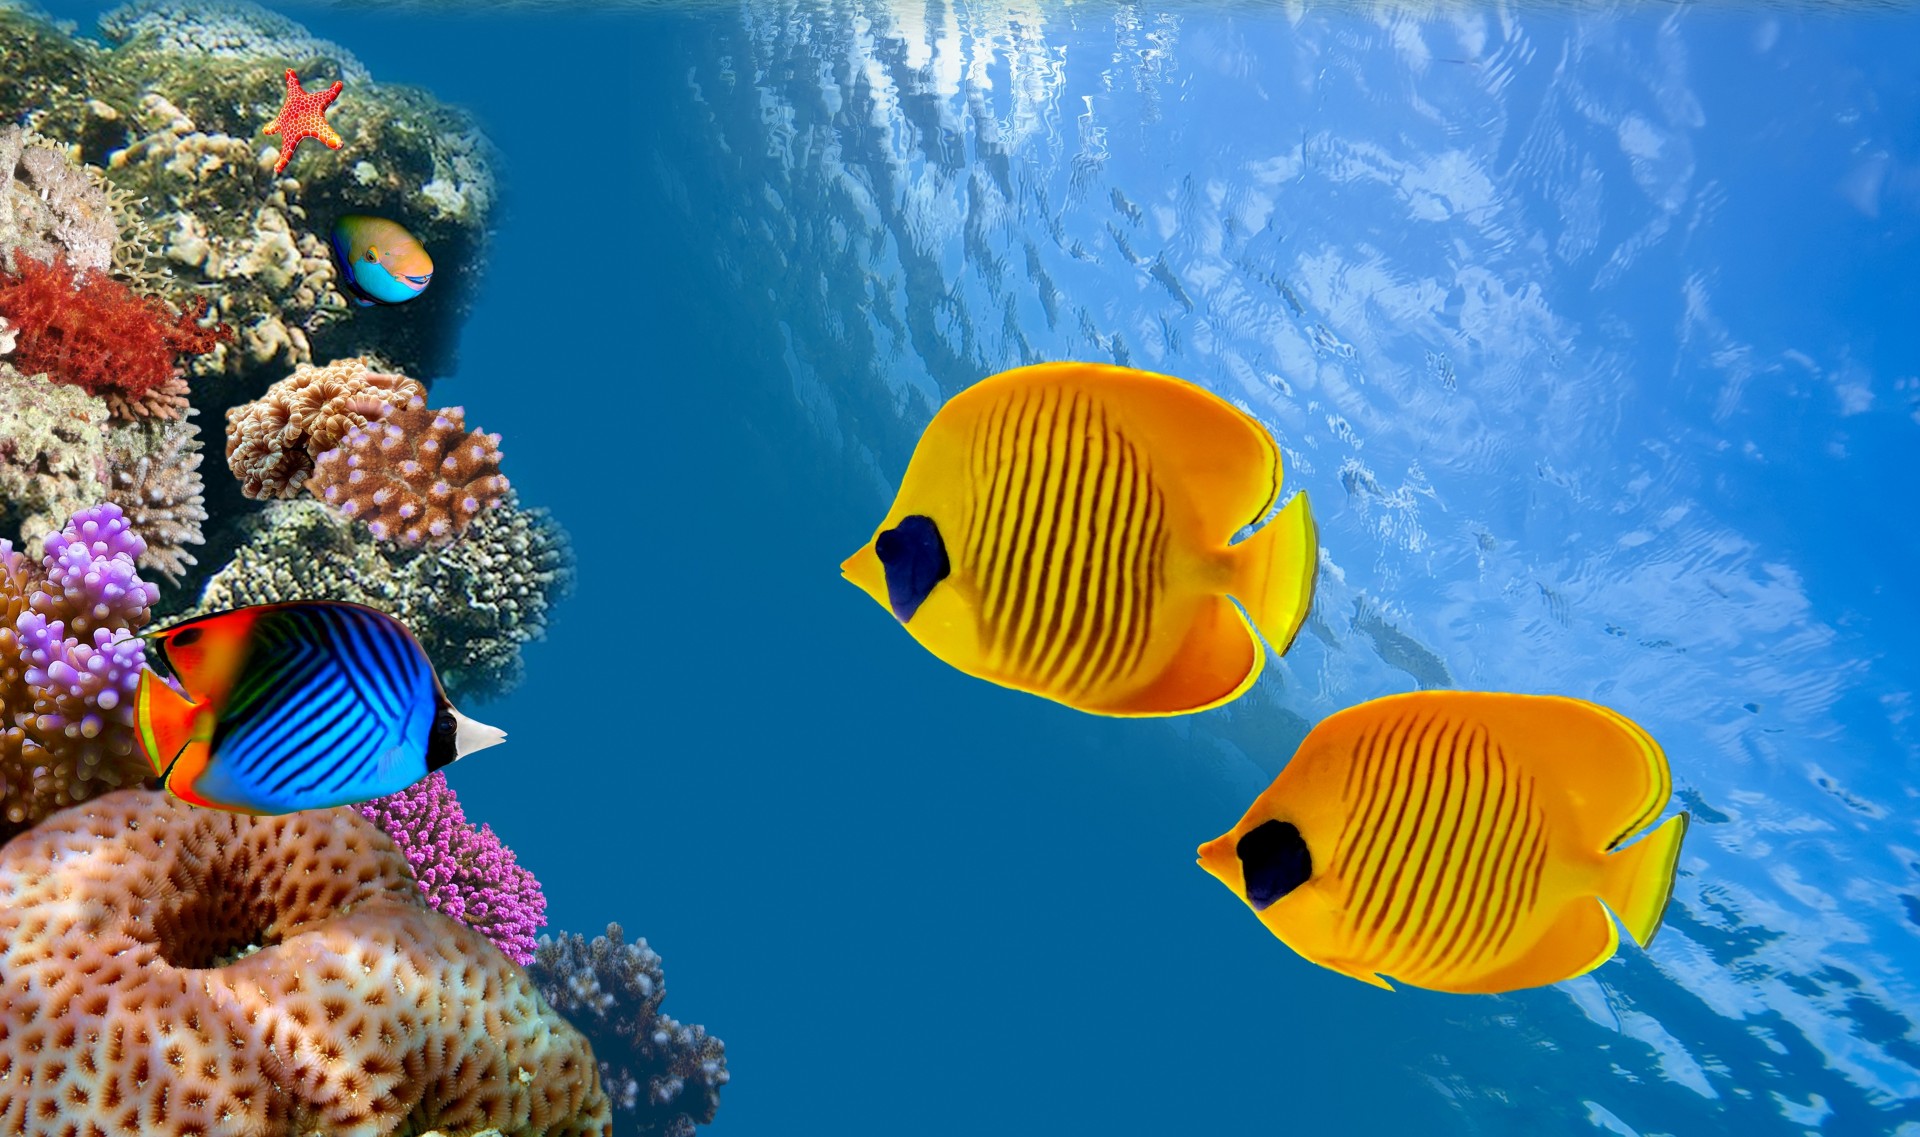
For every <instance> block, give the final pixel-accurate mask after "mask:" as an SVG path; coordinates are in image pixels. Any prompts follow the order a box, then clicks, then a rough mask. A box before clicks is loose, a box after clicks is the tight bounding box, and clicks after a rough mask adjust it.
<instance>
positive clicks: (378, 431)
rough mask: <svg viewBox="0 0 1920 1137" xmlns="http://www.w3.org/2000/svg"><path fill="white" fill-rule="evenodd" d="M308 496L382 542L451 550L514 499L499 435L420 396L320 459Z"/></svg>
mask: <svg viewBox="0 0 1920 1137" xmlns="http://www.w3.org/2000/svg"><path fill="white" fill-rule="evenodd" d="M313 470H314V472H313V477H312V478H311V479H310V480H309V481H308V482H307V489H308V490H310V491H311V492H312V493H313V495H314V496H315V497H317V498H319V499H320V500H321V501H323V502H325V503H326V504H328V505H330V506H332V507H334V508H335V509H337V510H339V511H340V512H341V513H343V514H346V515H347V516H348V517H353V518H357V519H359V520H360V521H362V522H364V523H365V524H366V526H367V529H368V530H369V531H370V532H372V534H373V535H374V536H375V537H378V538H380V539H381V540H383V541H399V542H401V543H403V544H407V545H445V544H447V543H449V542H451V541H452V540H453V539H454V538H456V537H458V536H460V535H461V534H462V533H465V532H466V531H467V526H468V525H470V524H472V522H473V519H474V518H475V517H477V516H479V514H480V511H481V510H483V509H492V508H494V507H495V506H498V505H499V504H500V503H501V502H502V501H504V500H505V499H506V496H507V488H508V486H507V479H506V478H505V477H504V476H503V475H502V474H501V473H500V436H499V435H497V434H486V433H484V432H482V431H478V430H475V431H471V432H469V431H468V430H467V423H466V411H465V410H464V409H462V408H460V407H448V408H446V409H445V410H431V409H429V408H428V407H427V404H426V400H424V399H422V398H420V397H419V396H418V395H416V396H414V397H413V398H412V399H411V400H409V401H408V403H407V405H406V406H404V407H399V408H396V409H394V410H391V411H389V412H387V414H386V416H385V417H383V418H381V419H380V420H379V421H377V422H369V423H367V424H366V425H365V426H359V427H355V428H354V429H352V430H350V431H348V432H347V433H346V436H345V437H344V438H342V439H341V440H340V445H339V446H336V447H335V448H333V449H332V450H329V451H327V452H326V453H324V454H321V455H319V456H318V457H316V458H315V459H314V463H313Z"/></svg>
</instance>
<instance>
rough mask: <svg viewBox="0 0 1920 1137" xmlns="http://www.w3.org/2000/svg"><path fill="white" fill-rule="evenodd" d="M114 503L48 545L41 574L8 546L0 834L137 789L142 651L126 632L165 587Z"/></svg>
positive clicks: (0, 559)
mask: <svg viewBox="0 0 1920 1137" xmlns="http://www.w3.org/2000/svg"><path fill="white" fill-rule="evenodd" d="M145 549H146V543H145V542H143V541H142V540H141V539H140V538H139V537H138V536H137V535H136V534H134V533H133V532H132V531H131V530H130V529H129V528H128V525H127V519H126V516H125V514H123V513H122V512H121V511H120V508H119V507H118V506H114V505H100V506H95V507H93V508H91V509H86V510H82V511H81V512H79V513H77V514H75V515H74V517H73V520H72V521H71V522H69V523H68V524H67V527H66V528H65V529H63V530H62V531H61V532H59V533H56V534H54V535H53V536H51V537H48V538H47V542H46V554H45V556H44V557H43V558H42V563H41V566H40V572H38V573H35V572H34V571H33V566H32V562H31V561H29V560H28V559H27V558H26V557H25V556H24V555H22V554H20V553H18V552H16V551H14V549H13V546H12V543H11V542H8V541H4V540H0V809H4V817H3V818H0V831H4V830H6V829H11V828H14V827H17V826H20V825H25V824H30V823H32V822H35V821H38V820H40V819H41V818H43V817H45V816H47V815H48V814H49V813H52V812H53V811H54V810H56V809H59V808H61V807H62V806H67V805H71V804H73V803H75V802H79V801H85V800H86V799H87V798H90V797H92V796H94V795H95V794H97V793H100V792H102V790H104V789H111V788H113V787H116V786H124V785H130V784H133V783H136V782H138V781H140V780H142V779H143V778H145V777H146V776H147V775H148V774H150V773H151V770H150V769H149V768H148V767H147V764H146V762H145V761H144V760H143V759H142V758H141V756H140V755H139V753H138V750H137V749H136V748H135V746H134V738H133V716H132V711H133V694H134V691H135V689H136V688H137V687H138V685H139V681H140V669H141V666H142V665H143V663H144V662H145V654H144V651H143V649H142V647H141V644H140V641H139V640H138V639H134V638H131V637H130V636H129V632H130V631H132V630H134V629H137V628H140V627H142V626H143V625H145V624H146V622H147V619H148V617H149V616H150V615H151V611H150V610H151V608H152V605H153V603H154V601H155V600H157V599H158V598H159V590H158V589H157V588H155V587H154V586H153V585H151V584H148V583H147V582H145V581H143V580H141V579H140V577H139V574H138V571H137V568H136V562H137V560H138V559H139V557H140V555H141V553H143V552H144V551H145Z"/></svg>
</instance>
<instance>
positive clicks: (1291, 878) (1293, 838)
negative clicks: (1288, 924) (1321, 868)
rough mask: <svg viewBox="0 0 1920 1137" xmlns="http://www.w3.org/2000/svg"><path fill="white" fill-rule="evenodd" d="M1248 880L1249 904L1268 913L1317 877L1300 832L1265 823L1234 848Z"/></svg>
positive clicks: (1286, 825)
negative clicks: (1275, 903)
mask: <svg viewBox="0 0 1920 1137" xmlns="http://www.w3.org/2000/svg"><path fill="white" fill-rule="evenodd" d="M1233 851H1234V855H1235V856H1237V857H1239V858H1240V871H1241V873H1242V875H1243V876H1244V878H1245V880H1246V886H1247V889H1246V891H1247V903H1249V904H1252V905H1253V907H1254V909H1255V910H1256V911H1265V910H1266V909H1267V908H1268V907H1270V906H1271V905H1272V904H1273V902H1274V901H1276V900H1278V899H1280V898H1281V897H1283V896H1285V895H1286V894H1287V893H1289V892H1292V891H1293V890H1294V889H1296V888H1299V887H1300V886H1301V885H1303V884H1305V883H1307V881H1308V880H1309V879H1311V878H1312V876H1313V855H1312V854H1311V853H1309V852H1308V851H1307V842H1306V839H1305V838H1303V837H1301V836H1300V830H1298V829H1296V828H1294V826H1293V825H1292V824H1291V823H1289V822H1285V821H1267V822H1263V823H1262V824H1261V825H1260V826H1259V827H1258V828H1256V829H1251V830H1248V832H1247V834H1246V835H1245V836H1243V837H1241V838H1240V841H1239V843H1238V844H1236V845H1234V847H1233Z"/></svg>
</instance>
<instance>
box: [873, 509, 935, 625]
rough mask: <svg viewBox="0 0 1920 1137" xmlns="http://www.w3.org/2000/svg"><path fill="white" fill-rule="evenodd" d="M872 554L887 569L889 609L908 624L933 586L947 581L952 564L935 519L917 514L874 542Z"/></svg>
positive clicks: (902, 520) (899, 619)
mask: <svg viewBox="0 0 1920 1137" xmlns="http://www.w3.org/2000/svg"><path fill="white" fill-rule="evenodd" d="M873 551H874V552H875V553H876V554H878V555H879V557H880V563H881V565H882V566H884V567H885V568H886V570H887V607H889V608H891V609H893V618H894V619H896V620H898V621H900V622H901V623H903V624H904V623H906V622H907V621H908V620H911V619H913V614H914V613H915V612H918V611H919V610H920V605H921V603H922V602H923V601H925V600H926V598H927V594H928V593H930V592H932V591H933V587H934V585H936V584H939V583H940V582H941V581H943V580H945V579H947V576H948V574H949V573H951V572H952V571H953V562H952V561H950V560H948V559H947V544H946V542H945V541H942V540H941V539H940V527H939V526H938V525H935V524H934V523H933V518H931V517H923V516H921V515H920V514H917V513H916V514H914V515H913V516H911V517H903V518H901V519H900V524H898V525H896V526H894V527H893V528H891V529H889V530H887V531H886V532H884V533H882V534H880V536H879V537H878V538H877V539H875V541H874V546H873Z"/></svg>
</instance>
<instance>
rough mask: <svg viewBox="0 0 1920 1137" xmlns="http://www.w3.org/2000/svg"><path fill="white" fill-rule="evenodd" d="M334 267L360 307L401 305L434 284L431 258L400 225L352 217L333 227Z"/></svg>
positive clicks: (361, 216)
mask: <svg viewBox="0 0 1920 1137" xmlns="http://www.w3.org/2000/svg"><path fill="white" fill-rule="evenodd" d="M330 243H331V244H332V246H333V259H334V263H335V264H337V265H339V266H340V276H341V279H342V281H343V282H344V283H345V284H346V286H347V290H348V291H349V292H351V293H352V295H353V301H354V303H356V304H358V305H360V306H361V307H363V308H365V307H371V306H372V305H374V304H400V303H404V302H406V301H408V300H411V299H413V298H414V297H416V296H418V295H420V294H421V293H422V292H424V291H426V288H427V285H428V284H430V283H432V282H433V258H432V257H430V256H428V255H427V250H426V249H424V248H422V247H421V245H420V242H419V241H417V240H415V239H414V236H413V234H412V233H409V232H407V231H406V229H405V228H404V227H402V226H401V225H400V223H399V222H397V221H389V220H387V219H386V218H384V217H368V216H365V215H363V214H358V213H349V214H347V215H346V216H345V217H342V218H340V220H338V221H336V222H334V223H333V233H332V235H331V238H330Z"/></svg>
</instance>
